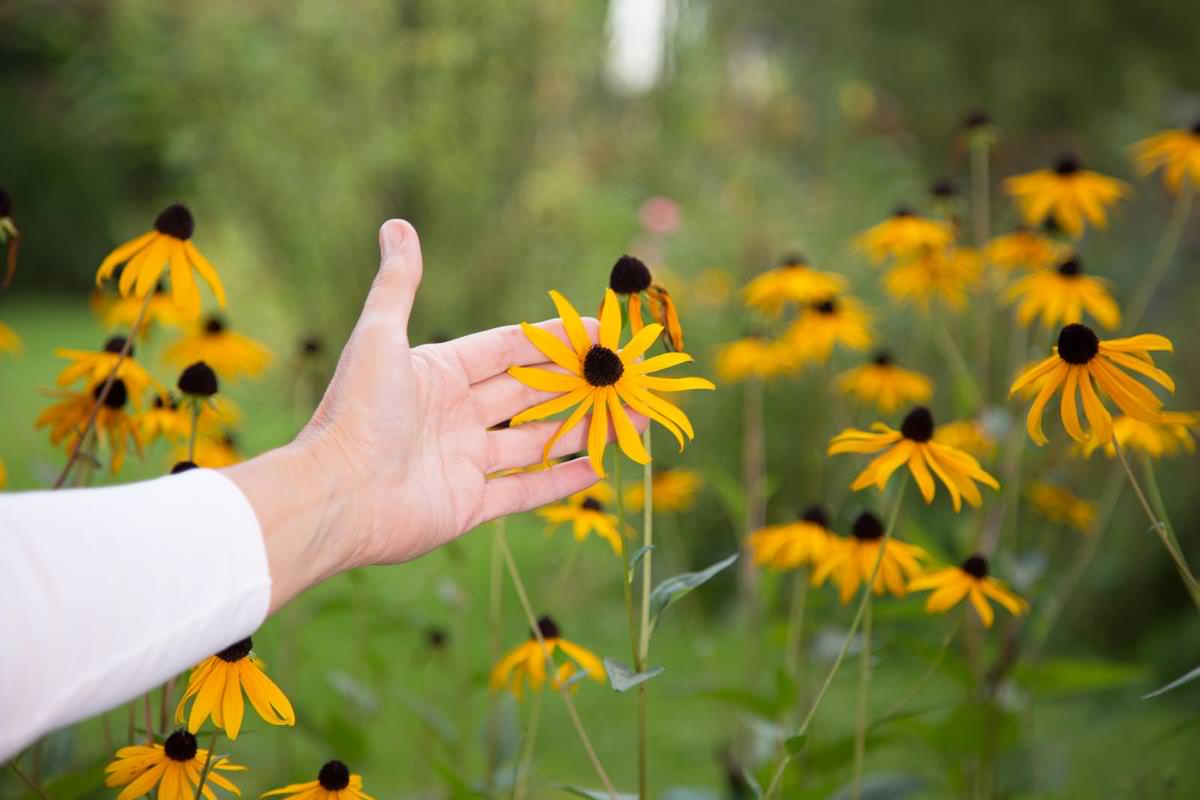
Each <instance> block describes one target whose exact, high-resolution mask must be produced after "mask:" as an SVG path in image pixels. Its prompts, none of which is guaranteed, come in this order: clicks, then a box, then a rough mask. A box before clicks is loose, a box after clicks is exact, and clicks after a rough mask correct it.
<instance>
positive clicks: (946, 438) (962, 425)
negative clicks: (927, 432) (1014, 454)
mask: <svg viewBox="0 0 1200 800" xmlns="http://www.w3.org/2000/svg"><path fill="white" fill-rule="evenodd" d="M933 440H934V441H935V442H938V443H939V444H944V445H946V446H947V447H952V448H954V449H955V450H962V451H963V452H965V453H970V454H971V455H973V456H975V457H976V458H991V457H992V456H993V455H995V453H996V437H994V436H993V435H992V434H991V432H990V431H989V430H988V429H987V426H986V425H984V424H983V423H982V422H981V421H979V420H977V419H960V420H956V421H954V422H947V423H946V424H944V425H938V426H937V430H936V431H934V432H933Z"/></svg>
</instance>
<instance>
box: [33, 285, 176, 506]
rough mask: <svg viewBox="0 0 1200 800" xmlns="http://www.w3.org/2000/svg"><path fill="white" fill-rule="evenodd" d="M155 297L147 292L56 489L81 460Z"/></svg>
mask: <svg viewBox="0 0 1200 800" xmlns="http://www.w3.org/2000/svg"><path fill="white" fill-rule="evenodd" d="M153 298H154V292H147V293H146V299H145V300H143V301H142V307H141V309H139V310H138V315H137V319H136V320H134V322H133V327H132V328H131V329H130V330H129V336H127V337H126V338H125V345H124V346H123V347H122V348H121V352H119V353H118V354H117V360H116V361H114V362H113V365H112V369H110V370H109V371H108V375H106V376H105V378H104V383H103V384H102V385H101V386H100V393H99V394H97V395H96V400H95V402H94V403H92V410H91V412H90V413H89V414H88V418H87V422H85V423H84V425H83V431H82V432H81V433H80V434H79V436H78V437H77V438H76V439H75V446H74V447H72V448H71V455H70V456H68V457H67V463H66V464H65V465H64V466H63V468H62V472H60V473H58V478H57V479H55V481H54V488H55V489H61V488H62V487H63V484H65V483H66V482H67V476H68V475H70V474H71V468H72V467H74V466H75V462H76V461H78V460H79V456H80V454H81V452H82V450H83V441H84V439H86V438H87V435H88V434H89V433H91V431H92V428H93V427H94V426H95V424H96V417H97V416H99V414H100V409H101V408H103V407H104V401H105V400H106V399H107V398H108V393H109V391H110V390H111V389H112V386H113V382H114V381H116V379H117V371H118V370H120V369H121V365H122V364H124V363H125V359H126V358H128V356H129V351H130V350H132V349H133V340H134V339H136V338H137V335H138V331H140V330H141V329H142V323H143V322H144V321H145V319H146V309H148V308H149V307H150V301H151V300H152V299H153Z"/></svg>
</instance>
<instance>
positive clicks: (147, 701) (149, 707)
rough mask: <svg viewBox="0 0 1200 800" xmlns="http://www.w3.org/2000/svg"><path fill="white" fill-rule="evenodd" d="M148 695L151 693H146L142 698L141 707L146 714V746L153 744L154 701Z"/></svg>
mask: <svg viewBox="0 0 1200 800" xmlns="http://www.w3.org/2000/svg"><path fill="white" fill-rule="evenodd" d="M150 695H151V692H146V694H145V695H144V696H143V697H142V701H143V702H142V705H143V707H144V709H145V712H146V713H145V717H146V744H154V709H153V703H154V700H153V699H152V698H151V696H150Z"/></svg>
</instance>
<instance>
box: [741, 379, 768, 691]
mask: <svg viewBox="0 0 1200 800" xmlns="http://www.w3.org/2000/svg"><path fill="white" fill-rule="evenodd" d="M763 394H764V387H763V380H762V378H759V377H756V376H755V377H751V378H749V379H748V380H747V381H746V382H745V384H744V387H743V394H742V487H743V491H744V495H743V500H744V503H745V509H744V511H745V516H744V520H743V529H742V538H741V548H742V551H743V552H742V557H741V558H740V559H738V567H737V569H738V589H739V591H740V594H741V600H742V604H743V609H744V613H745V615H746V617H745V624H746V629H747V630H748V631H750V636H749V639H748V647H747V652H746V655H747V664H746V672H747V675H748V676H749V678H750V680H751V681H753V679H754V676H755V674H756V673H757V672H758V666H759V649H760V642H759V636H758V634H757V632H758V629H759V622H760V616H761V615H760V613H759V571H758V569H756V568H755V566H754V559H753V558H751V557H750V553H749V552H748V551H746V548H747V547H748V544H747V543H748V542H749V541H750V538H749V537H750V534H751V533H752V532H753V531H756V530H758V529H759V528H761V527H762V526H763V522H764V520H765V518H766V498H765V494H766V492H765V491H764V490H763V483H764V480H765V475H766V471H767V466H766V447H765V444H764V437H763Z"/></svg>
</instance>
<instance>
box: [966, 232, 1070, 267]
mask: <svg viewBox="0 0 1200 800" xmlns="http://www.w3.org/2000/svg"><path fill="white" fill-rule="evenodd" d="M983 254H984V258H985V259H986V261H987V262H988V263H989V264H995V265H996V266H998V267H1003V268H1005V269H1031V270H1032V269H1044V268H1046V267H1052V266H1054V265H1055V264H1058V263H1060V262H1062V261H1063V260H1064V259H1065V258H1067V257H1068V255H1069V254H1070V248H1069V247H1067V246H1066V245H1064V244H1062V243H1061V242H1056V241H1054V240H1053V239H1051V238H1050V237H1049V236H1043V235H1042V234H1040V233H1038V232H1036V231H1034V230H1031V229H1030V228H1027V227H1025V226H1024V225H1022V226H1021V227H1019V228H1017V230H1015V231H1013V232H1012V233H1006V234H1004V235H1002V236H997V237H996V238H994V239H992V240H991V241H990V242H988V243H987V246H986V247H984V250H983Z"/></svg>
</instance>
